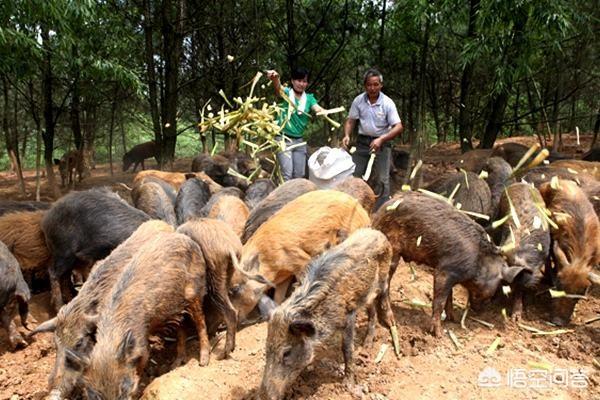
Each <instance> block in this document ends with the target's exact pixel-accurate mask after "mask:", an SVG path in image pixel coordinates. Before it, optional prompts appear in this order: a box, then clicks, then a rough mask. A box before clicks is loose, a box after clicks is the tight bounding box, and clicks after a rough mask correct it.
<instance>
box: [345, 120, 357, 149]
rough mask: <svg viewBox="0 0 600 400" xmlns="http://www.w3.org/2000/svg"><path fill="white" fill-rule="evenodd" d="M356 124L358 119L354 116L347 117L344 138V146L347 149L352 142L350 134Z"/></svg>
mask: <svg viewBox="0 0 600 400" xmlns="http://www.w3.org/2000/svg"><path fill="white" fill-rule="evenodd" d="M355 126H356V120H355V119H352V118H346V122H344V138H343V139H342V146H343V147H344V148H345V149H346V150H347V149H348V145H349V144H350V134H351V133H352V131H353V130H354V127H355Z"/></svg>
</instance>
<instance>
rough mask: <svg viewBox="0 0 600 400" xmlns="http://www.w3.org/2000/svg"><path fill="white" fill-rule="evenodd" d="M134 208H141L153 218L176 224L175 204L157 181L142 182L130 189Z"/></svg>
mask: <svg viewBox="0 0 600 400" xmlns="http://www.w3.org/2000/svg"><path fill="white" fill-rule="evenodd" d="M131 198H132V200H133V205H134V206H135V208H137V209H139V210H142V211H143V212H145V213H146V214H148V215H149V216H150V217H151V218H153V219H160V220H163V221H165V222H166V223H168V224H170V225H173V226H176V225H177V218H176V217H175V205H174V204H173V202H172V201H171V198H170V197H169V194H168V193H167V192H166V191H165V190H164V189H163V188H162V186H161V185H160V184H158V183H157V182H144V183H142V184H141V185H136V186H135V187H134V188H133V190H132V191H131Z"/></svg>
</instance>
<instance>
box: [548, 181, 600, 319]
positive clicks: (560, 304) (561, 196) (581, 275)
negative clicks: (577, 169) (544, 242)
mask: <svg viewBox="0 0 600 400" xmlns="http://www.w3.org/2000/svg"><path fill="white" fill-rule="evenodd" d="M540 193H541V194H542V197H543V198H544V201H545V202H546V206H547V207H548V209H549V210H550V211H551V212H552V218H553V220H554V221H555V222H556V225H557V226H558V229H555V230H553V231H552V233H551V234H552V257H553V260H554V268H552V269H550V271H549V272H550V275H551V278H552V282H553V284H554V286H555V287H556V288H557V289H558V290H562V291H565V292H566V293H567V294H574V295H580V294H583V293H585V291H586V290H587V288H588V287H589V286H590V284H591V283H596V284H598V283H600V278H599V277H598V276H597V275H595V274H594V273H593V272H592V267H593V266H595V265H598V263H599V262H600V223H599V222H598V217H597V216H596V213H595V212H594V208H593V207H592V204H591V203H590V202H589V200H588V199H587V197H586V195H585V193H584V192H583V191H582V190H581V189H580V188H579V187H578V186H577V184H576V183H575V182H572V181H568V180H562V179H558V180H557V181H556V182H551V183H544V184H542V185H541V187H540ZM577 300H578V299H577V298H571V297H559V298H553V299H552V303H551V306H552V307H551V308H552V318H551V321H552V322H553V323H554V324H556V325H566V324H568V323H569V321H570V320H571V315H572V314H573V310H574V309H575V305H576V304H577Z"/></svg>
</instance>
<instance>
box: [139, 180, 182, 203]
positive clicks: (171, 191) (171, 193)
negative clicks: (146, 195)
mask: <svg viewBox="0 0 600 400" xmlns="http://www.w3.org/2000/svg"><path fill="white" fill-rule="evenodd" d="M148 182H152V183H156V184H157V185H159V186H160V187H161V188H162V189H163V191H164V192H165V193H166V194H167V196H168V198H169V200H170V201H171V204H172V205H173V207H175V199H176V198H177V191H176V190H175V188H174V187H173V186H171V184H169V183H168V182H166V181H164V180H162V179H160V178H157V177H155V176H151V175H150V176H146V177H144V178H142V179H140V180H138V181H136V182H135V184H134V185H133V188H131V198H132V201H133V202H134V203H135V201H136V197H135V196H136V192H138V191H139V187H140V186H141V185H143V184H144V183H148Z"/></svg>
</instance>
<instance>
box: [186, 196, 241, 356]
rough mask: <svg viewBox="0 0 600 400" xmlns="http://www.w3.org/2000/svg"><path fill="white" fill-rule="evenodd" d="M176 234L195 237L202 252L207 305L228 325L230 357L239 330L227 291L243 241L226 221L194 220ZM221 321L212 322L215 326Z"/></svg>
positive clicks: (235, 312)
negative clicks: (204, 266) (204, 265)
mask: <svg viewBox="0 0 600 400" xmlns="http://www.w3.org/2000/svg"><path fill="white" fill-rule="evenodd" d="M226 197H231V196H226ZM234 198H235V197H234ZM237 200H239V199H237ZM239 201H241V200H239ZM177 232H179V233H182V234H184V235H187V236H189V237H190V238H192V239H193V240H194V241H195V242H196V243H197V244H198V246H200V249H201V250H202V256H203V257H204V262H205V264H206V285H207V297H206V300H207V306H208V307H214V308H215V309H216V311H218V312H219V314H220V316H221V317H222V319H224V320H225V324H226V325H227V341H226V343H225V350H224V357H225V358H227V356H228V355H229V353H230V352H232V351H233V349H234V348H235V332H236V330H237V311H236V310H235V308H234V307H233V305H232V304H231V301H230V300H229V293H228V291H229V286H230V283H231V276H232V275H233V267H234V265H233V257H236V258H237V257H239V256H240V254H241V252H242V242H240V239H239V237H238V236H236V234H235V233H234V232H233V231H232V230H231V228H230V227H229V226H228V225H227V224H226V223H225V222H223V221H219V220H216V219H209V218H199V219H194V220H191V221H189V222H186V223H185V224H183V225H181V226H180V227H179V228H177ZM220 320H221V318H219V321H211V322H212V323H213V324H216V323H220ZM207 323H208V322H207Z"/></svg>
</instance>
